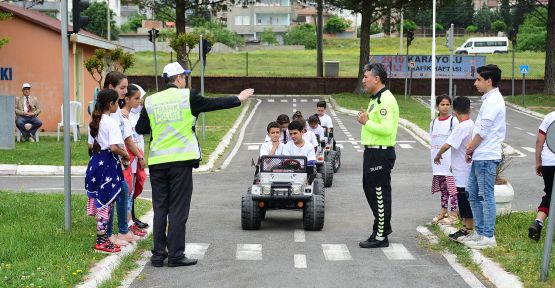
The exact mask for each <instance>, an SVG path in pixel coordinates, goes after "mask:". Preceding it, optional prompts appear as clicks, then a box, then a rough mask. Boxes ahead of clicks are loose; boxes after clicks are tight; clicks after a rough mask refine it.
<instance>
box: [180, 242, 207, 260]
mask: <svg viewBox="0 0 555 288" xmlns="http://www.w3.org/2000/svg"><path fill="white" fill-rule="evenodd" d="M208 246H210V244H209V243H187V244H185V256H187V258H193V259H199V260H201V259H203V258H204V254H206V250H208Z"/></svg>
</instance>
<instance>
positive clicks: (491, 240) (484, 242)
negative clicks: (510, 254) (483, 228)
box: [464, 236, 497, 249]
mask: <svg viewBox="0 0 555 288" xmlns="http://www.w3.org/2000/svg"><path fill="white" fill-rule="evenodd" d="M464 245H466V246H467V247H468V248H472V249H487V248H493V247H496V246H497V241H495V236H493V237H485V236H482V237H481V239H480V240H478V241H468V242H466V243H465V244H464Z"/></svg>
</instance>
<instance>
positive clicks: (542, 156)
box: [528, 112, 555, 241]
mask: <svg viewBox="0 0 555 288" xmlns="http://www.w3.org/2000/svg"><path fill="white" fill-rule="evenodd" d="M554 121H555V112H551V113H549V114H547V115H546V116H545V118H543V121H542V123H541V124H540V127H539V129H538V136H537V139H536V169H535V170H536V175H538V176H541V177H543V183H544V189H543V191H544V192H545V195H544V196H543V197H542V200H541V202H540V205H539V206H538V213H537V214H536V220H534V221H532V224H530V226H529V227H528V237H530V239H532V240H535V241H539V240H540V237H541V232H542V227H543V221H545V218H547V216H548V215H549V212H550V211H549V203H550V202H551V189H552V188H553V173H555V154H553V152H551V150H549V148H548V147H547V142H546V141H545V138H546V133H547V128H549V126H550V125H551V124H552V123H553V122H554Z"/></svg>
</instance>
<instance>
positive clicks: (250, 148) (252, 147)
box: [247, 145, 259, 151]
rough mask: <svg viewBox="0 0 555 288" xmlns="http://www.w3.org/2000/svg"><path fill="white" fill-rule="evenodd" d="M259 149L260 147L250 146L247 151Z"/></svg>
mask: <svg viewBox="0 0 555 288" xmlns="http://www.w3.org/2000/svg"><path fill="white" fill-rule="evenodd" d="M258 147H259V146H258V145H249V146H248V147H247V150H249V151H250V150H258Z"/></svg>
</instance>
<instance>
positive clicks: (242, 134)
mask: <svg viewBox="0 0 555 288" xmlns="http://www.w3.org/2000/svg"><path fill="white" fill-rule="evenodd" d="M260 103H262V100H260V99H258V100H257V102H256V105H254V108H252V111H251V114H250V115H249V117H248V118H247V120H245V122H244V123H243V128H241V132H239V138H238V139H237V143H235V147H233V150H231V152H230V153H229V156H227V158H226V159H225V161H224V163H223V164H222V167H221V169H222V170H223V169H225V168H226V167H227V165H229V163H231V160H233V157H235V154H237V151H239V148H240V147H241V143H242V142H243V138H245V130H246V129H247V126H249V123H250V122H251V119H252V116H254V114H255V113H256V109H257V108H258V105H260Z"/></svg>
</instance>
